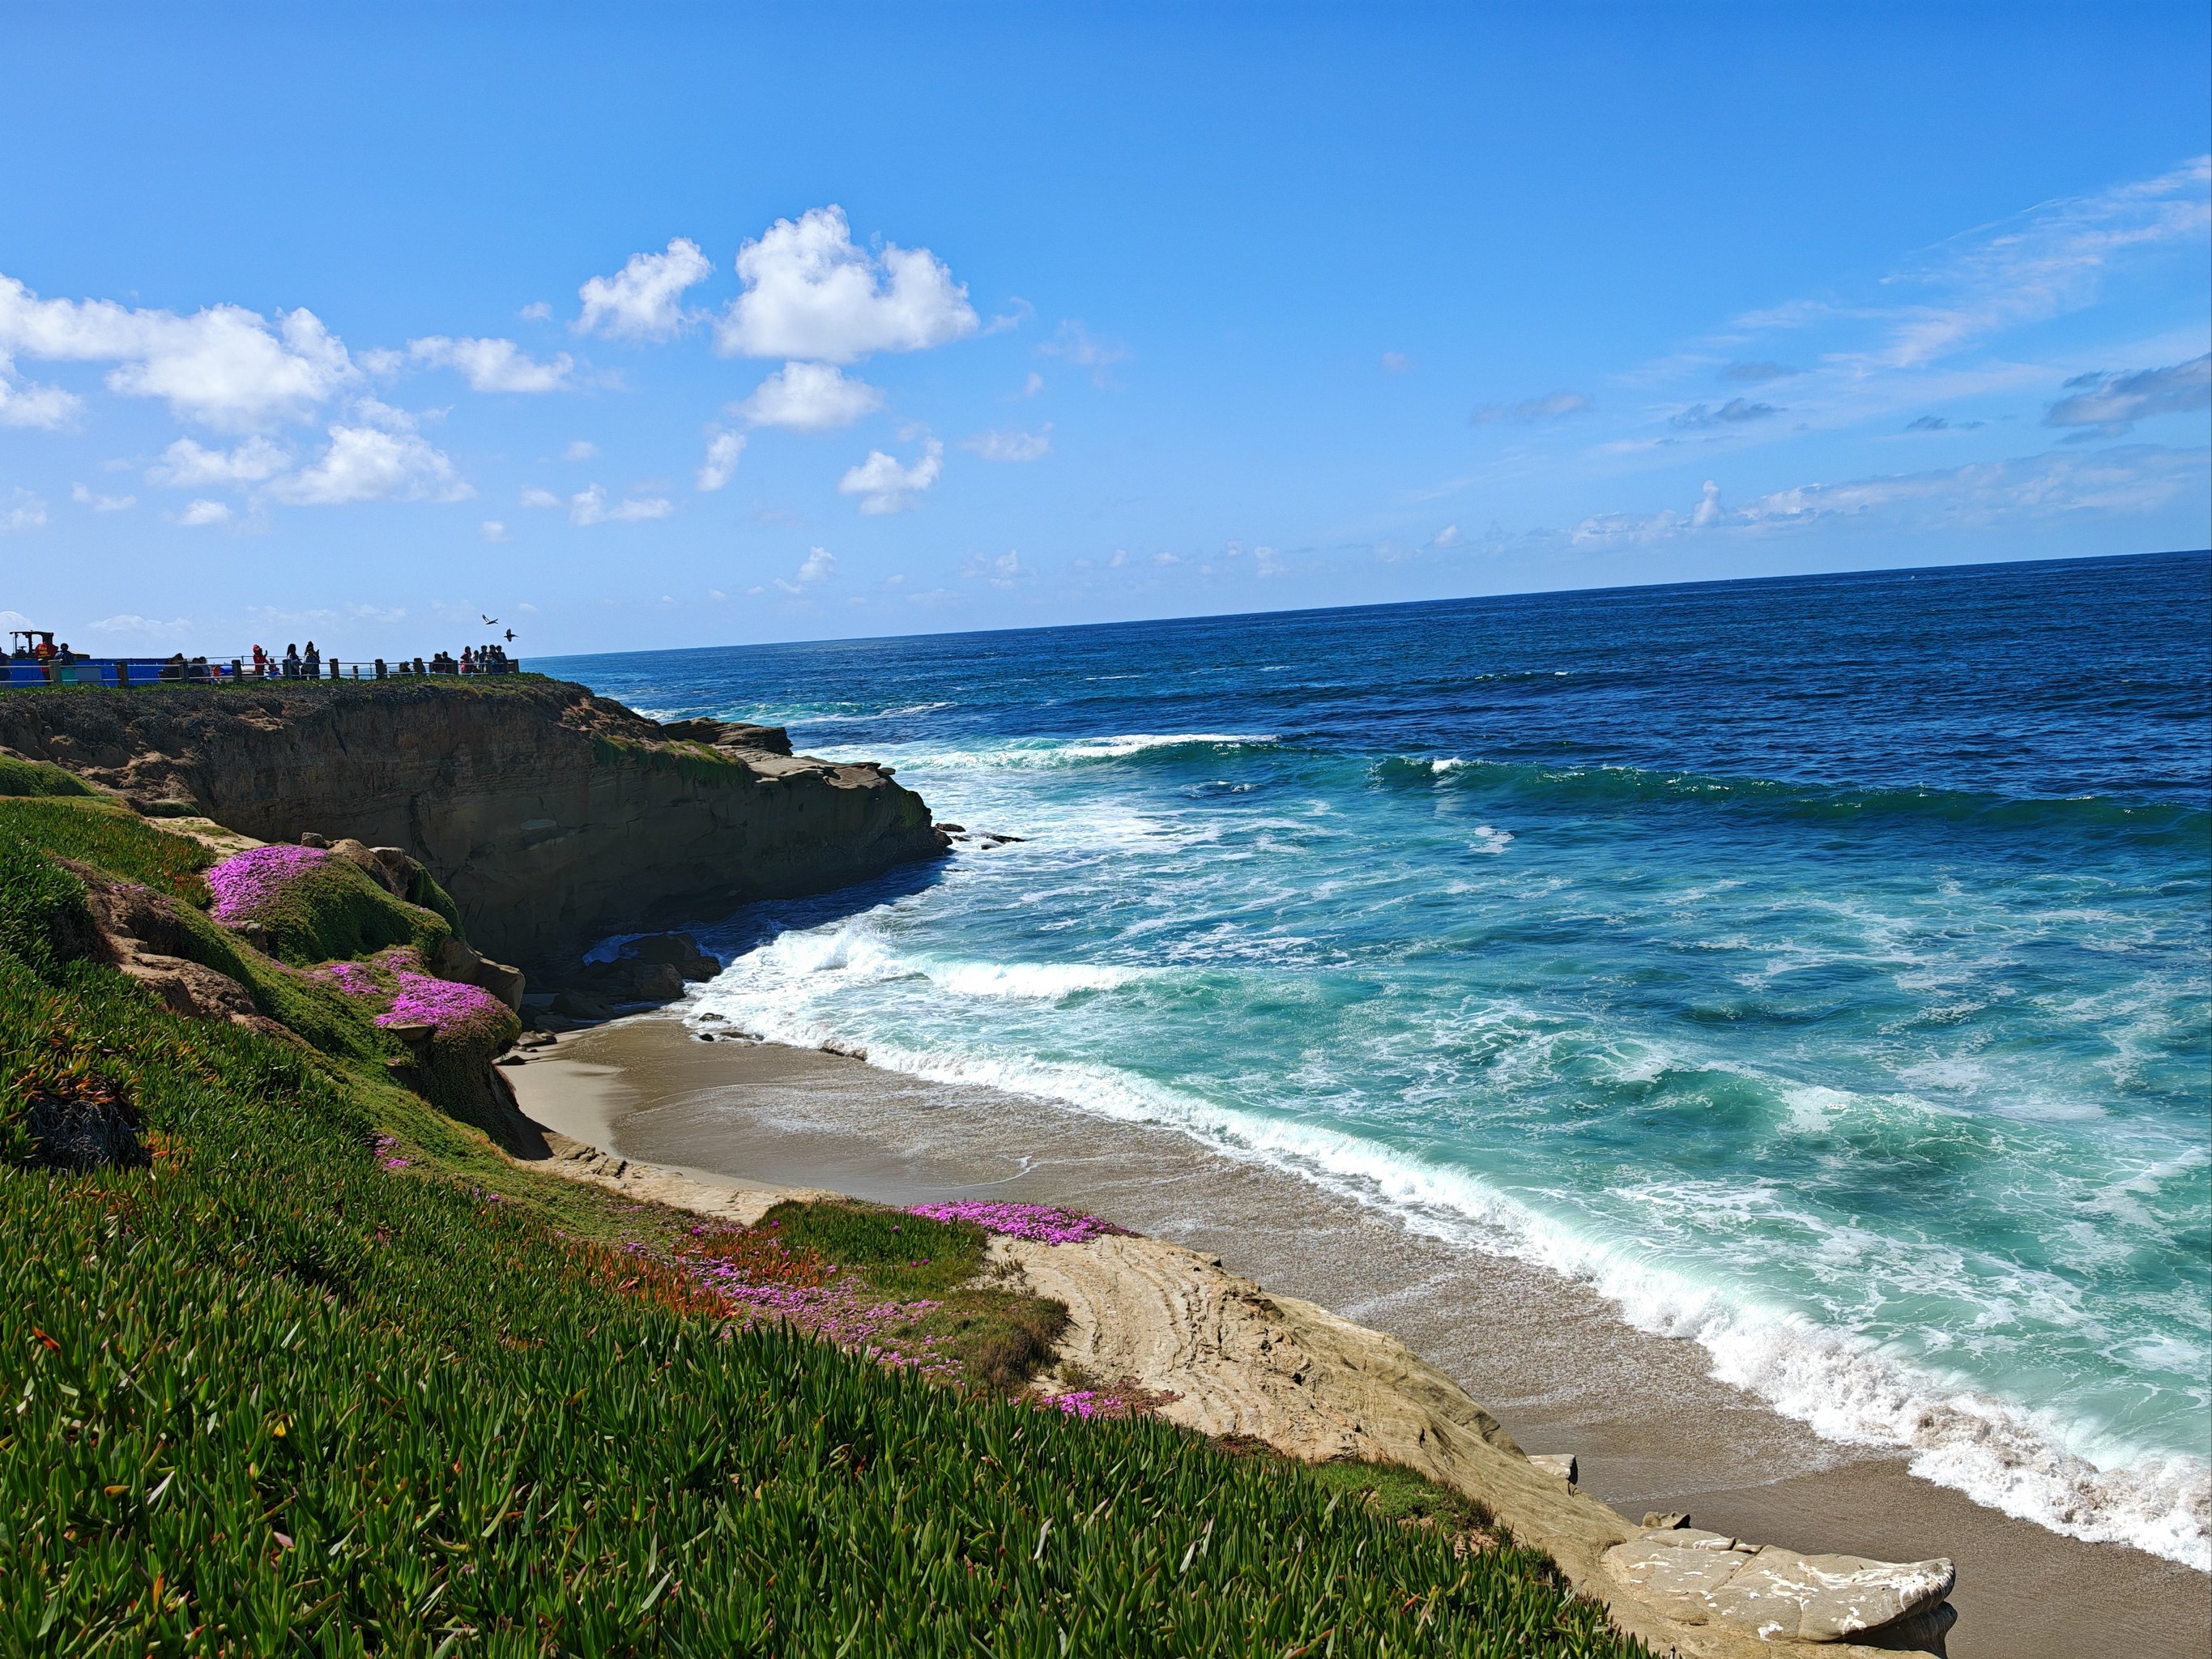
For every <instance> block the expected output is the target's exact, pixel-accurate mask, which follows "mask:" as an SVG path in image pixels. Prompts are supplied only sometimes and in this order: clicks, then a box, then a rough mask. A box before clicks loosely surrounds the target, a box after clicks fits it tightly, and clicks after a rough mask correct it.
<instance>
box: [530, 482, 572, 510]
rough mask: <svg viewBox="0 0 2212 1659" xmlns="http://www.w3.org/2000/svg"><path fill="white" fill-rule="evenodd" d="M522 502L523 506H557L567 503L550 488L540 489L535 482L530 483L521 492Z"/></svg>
mask: <svg viewBox="0 0 2212 1659" xmlns="http://www.w3.org/2000/svg"><path fill="white" fill-rule="evenodd" d="M522 504H523V505H524V506H525V507H563V506H566V505H567V503H566V502H564V501H562V499H561V498H560V497H559V496H558V495H555V494H554V493H553V492H552V491H551V490H550V489H538V486H537V485H535V484H532V485H531V486H530V487H529V488H528V489H525V490H524V491H523V492H522Z"/></svg>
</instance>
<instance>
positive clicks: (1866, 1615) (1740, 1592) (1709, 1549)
mask: <svg viewBox="0 0 2212 1659" xmlns="http://www.w3.org/2000/svg"><path fill="white" fill-rule="evenodd" d="M1605 1565H1606V1568H1607V1571H1609V1572H1610V1573H1611V1574H1612V1575H1613V1577H1614V1578H1615V1579H1616V1580H1618V1581H1619V1582H1620V1584H1621V1585H1622V1586H1623V1587H1624V1588H1626V1589H1628V1590H1630V1591H1631V1592H1632V1593H1633V1594H1634V1595H1636V1596H1638V1598H1639V1599H1640V1600H1642V1601H1646V1602H1648V1603H1649V1604H1650V1605H1651V1606H1653V1607H1657V1608H1658V1609H1660V1610H1661V1611H1662V1612H1663V1613H1667V1614H1668V1616H1669V1617H1671V1618H1674V1619H1678V1620H1680V1621H1681V1622H1682V1623H1684V1624H1686V1625H1711V1624H1718V1625H1727V1626H1734V1627H1735V1628H1736V1629H1738V1630H1741V1631H1743V1632H1747V1633H1748V1634H1751V1635H1753V1636H1757V1637H1759V1638H1761V1639H1762V1640H1765V1641H1768V1642H1772V1641H1776V1640H1778V1639H1779V1640H1784V1641H1798V1642H1816V1643H1823V1644H1825V1643H1832V1642H1857V1641H1861V1640H1864V1639H1871V1638H1876V1637H1879V1636H1880V1635H1881V1634H1882V1633H1884V1632H1890V1631H1893V1630H1895V1629H1897V1628H1899V1626H1908V1627H1910V1629H1911V1632H1912V1633H1913V1634H1914V1635H1916V1636H1919V1635H1921V1634H1922V1627H1923V1626H1925V1625H1927V1624H1929V1623H1931V1622H1936V1619H1935V1615H1936V1611H1937V1609H1938V1608H1941V1607H1943V1606H1944V1601H1943V1598H1944V1597H1945V1596H1947V1595H1949V1594H1950V1593H1951V1586H1952V1584H1953V1583H1954V1582H1955V1578H1956V1575H1955V1574H1954V1571H1953V1570H1952V1566H1951V1563H1950V1562H1948V1560H1944V1559H1940V1558H1939V1559H1936V1560H1933V1561H1869V1560H1867V1559H1863V1558H1862V1557H1859V1556H1856V1555H1800V1554H1799V1553H1797V1552H1796V1551H1795V1550H1786V1549H1780V1548H1778V1547H1775V1546H1774V1545H1771V1544H1765V1545H1759V1544H1748V1543H1746V1542H1744V1541H1742V1540H1741V1539H1737V1538H1729V1537H1725V1536H1723V1535H1722V1534H1719V1533H1711V1532H1700V1531H1698V1530H1696V1529H1695V1528H1688V1527H1684V1528H1675V1529H1673V1530H1669V1531H1653V1532H1646V1533H1644V1534H1642V1535H1641V1536H1639V1537H1637V1538H1632V1539H1631V1540H1629V1541H1627V1542H1626V1543H1625V1544H1620V1545H1616V1546H1615V1547H1613V1549H1611V1550H1608V1551H1607V1553H1606V1556H1605ZM1949 1622H1950V1621H1949V1620H1941V1621H1940V1622H1938V1623H1936V1629H1935V1630H1934V1631H1933V1632H1929V1634H1932V1635H1934V1636H1936V1638H1940V1637H1941V1635H1942V1630H1943V1629H1944V1628H1947V1627H1948V1624H1949Z"/></svg>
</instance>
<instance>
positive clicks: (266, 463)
mask: <svg viewBox="0 0 2212 1659" xmlns="http://www.w3.org/2000/svg"><path fill="white" fill-rule="evenodd" d="M289 465H292V456H291V453H290V452H289V451H288V450H285V449H283V448H281V447H278V446H277V445H276V444H273V443H271V442H270V441H269V440H268V439H266V438H248V439H247V440H246V441H245V442H244V443H242V444H240V445H239V446H238V447H236V448H235V449H206V448H203V447H201V446H200V445H198V444H197V443H194V442H193V441H191V439H190V438H179V439H178V440H177V441H176V442H174V443H173V444H171V445H170V446H169V447H167V449H165V450H163V451H162V452H161V459H160V460H158V461H156V462H155V463H154V465H151V466H149V467H148V468H147V469H146V482H147V483H151V484H164V485H167V487H168V488H170V489H206V488H207V487H208V486H209V485H210V484H252V483H261V482H262V481H263V480H264V479H265V478H273V477H276V475H277V474H278V473H279V472H282V471H283V470H284V469H285V468H286V467H288V466H289Z"/></svg>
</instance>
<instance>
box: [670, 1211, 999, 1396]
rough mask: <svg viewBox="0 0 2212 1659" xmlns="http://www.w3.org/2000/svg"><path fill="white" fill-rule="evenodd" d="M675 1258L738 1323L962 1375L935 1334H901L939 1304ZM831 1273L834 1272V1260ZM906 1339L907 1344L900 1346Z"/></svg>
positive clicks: (706, 1259)
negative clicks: (785, 1328) (779, 1327)
mask: <svg viewBox="0 0 2212 1659" xmlns="http://www.w3.org/2000/svg"><path fill="white" fill-rule="evenodd" d="M695 1231H696V1229H695ZM632 1248H633V1249H635V1248H636V1247H635V1246H633V1247H632ZM677 1261H678V1263H679V1264H680V1265H681V1266H682V1267H684V1270H685V1271H686V1272H687V1273H690V1274H691V1276H692V1277H693V1278H695V1279H697V1280H698V1281H699V1282H700V1283H701V1284H702V1285H705V1286H706V1287H707V1288H708V1289H710V1290H712V1291H714V1292H715V1294H716V1295H718V1296H720V1297H722V1298H723V1300H724V1302H725V1304H726V1305H727V1306H728V1308H729V1310H730V1312H731V1315H732V1318H733V1321H734V1322H736V1323H737V1324H738V1325H739V1326H744V1327H750V1326H753V1325H769V1324H787V1325H789V1326H790V1327H791V1328H793V1329H794V1330H796V1331H799V1333H801V1334H804V1335H806V1336H811V1337H815V1338H817V1339H818V1340H822V1341H824V1342H834V1343H836V1345H837V1346H839V1347H841V1348H843V1349H846V1350H847V1351H848V1352H854V1353H860V1354H864V1355H866V1357H867V1358H871V1359H875V1360H880V1361H881V1362H882V1363H883V1364H886V1365H911V1366H914V1367H915V1368H916V1369H917V1370H920V1371H921V1374H922V1375H923V1376H928V1377H934V1378H939V1379H944V1380H956V1379H957V1378H958V1376H960V1364H959V1362H958V1361H957V1359H954V1358H951V1357H950V1356H947V1355H942V1354H939V1352H937V1346H938V1341H937V1339H936V1338H935V1337H933V1336H921V1335H916V1334H913V1333H911V1332H910V1331H909V1332H907V1333H906V1334H903V1335H902V1334H900V1332H901V1329H902V1328H904V1327H908V1326H911V1325H912V1323H913V1322H915V1320H917V1319H920V1318H921V1316H923V1315H924V1314H927V1313H930V1312H933V1311H934V1310H936V1309H937V1308H938V1307H939V1306H941V1305H942V1304H939V1303H936V1302H932V1301H927V1300H919V1299H918V1300H915V1301H913V1302H898V1301H881V1300H878V1299H876V1298H874V1297H871V1296H869V1295H866V1294H864V1293H863V1292H862V1291H860V1290H859V1289H858V1288H857V1287H855V1286H854V1285H850V1284H832V1285H805V1284H794V1283H789V1282H786V1283H776V1282H774V1281H763V1280H760V1279H755V1278H752V1277H750V1276H749V1275H748V1274H747V1273H745V1271H744V1268H743V1267H739V1266H738V1265H737V1264H736V1263H734V1262H729V1261H717V1260H715V1259H714V1258H713V1257H710V1256H698V1255H679V1256H678V1257H677ZM829 1271H830V1272H832V1273H835V1272H836V1267H835V1265H834V1264H832V1265H831V1266H830V1268H829ZM902 1343H903V1344H904V1346H899V1345H900V1344H902Z"/></svg>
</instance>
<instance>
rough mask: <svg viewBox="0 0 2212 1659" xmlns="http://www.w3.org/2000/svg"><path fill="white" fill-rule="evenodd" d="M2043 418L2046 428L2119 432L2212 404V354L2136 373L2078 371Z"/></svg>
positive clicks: (2106, 432)
mask: <svg viewBox="0 0 2212 1659" xmlns="http://www.w3.org/2000/svg"><path fill="white" fill-rule="evenodd" d="M2065 389H2066V391H2067V392H2070V393H2071V394H2072V395H2071V396H2070V397H2065V398H2060V399H2059V400H2058V401H2057V403H2055V404H2051V409H2050V412H2049V413H2047V414H2046V415H2045V416H2044V417H2043V423H2044V424H2045V426H2061V427H2083V428H2094V430H2093V432H2092V433H2085V434H2084V435H2085V436H2090V435H2115V436H2117V435H2119V434H2121V433H2124V432H2127V431H2129V430H2130V429H2131V428H2133V427H2134V425H2135V423H2136V422H2137V421H2143V420H2148V419H2149V418H2150V417H2151V416H2154V415H2185V414H2189V413H2191V411H2193V410H2201V409H2203V408H2205V407H2206V406H2207V405H2208V404H2212V354H2208V355H2206V356H2202V357H2192V358H2191V359H2190V360H2189V362H2185V363H2174V364H2172V365H2171V366H2170V367H2168V368H2142V369H2137V370H2136V372H2135V373H2134V374H2077V375H2075V377H2074V378H2073V379H2072V380H2069V381H2067V382H2066V387H2065Z"/></svg>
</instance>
